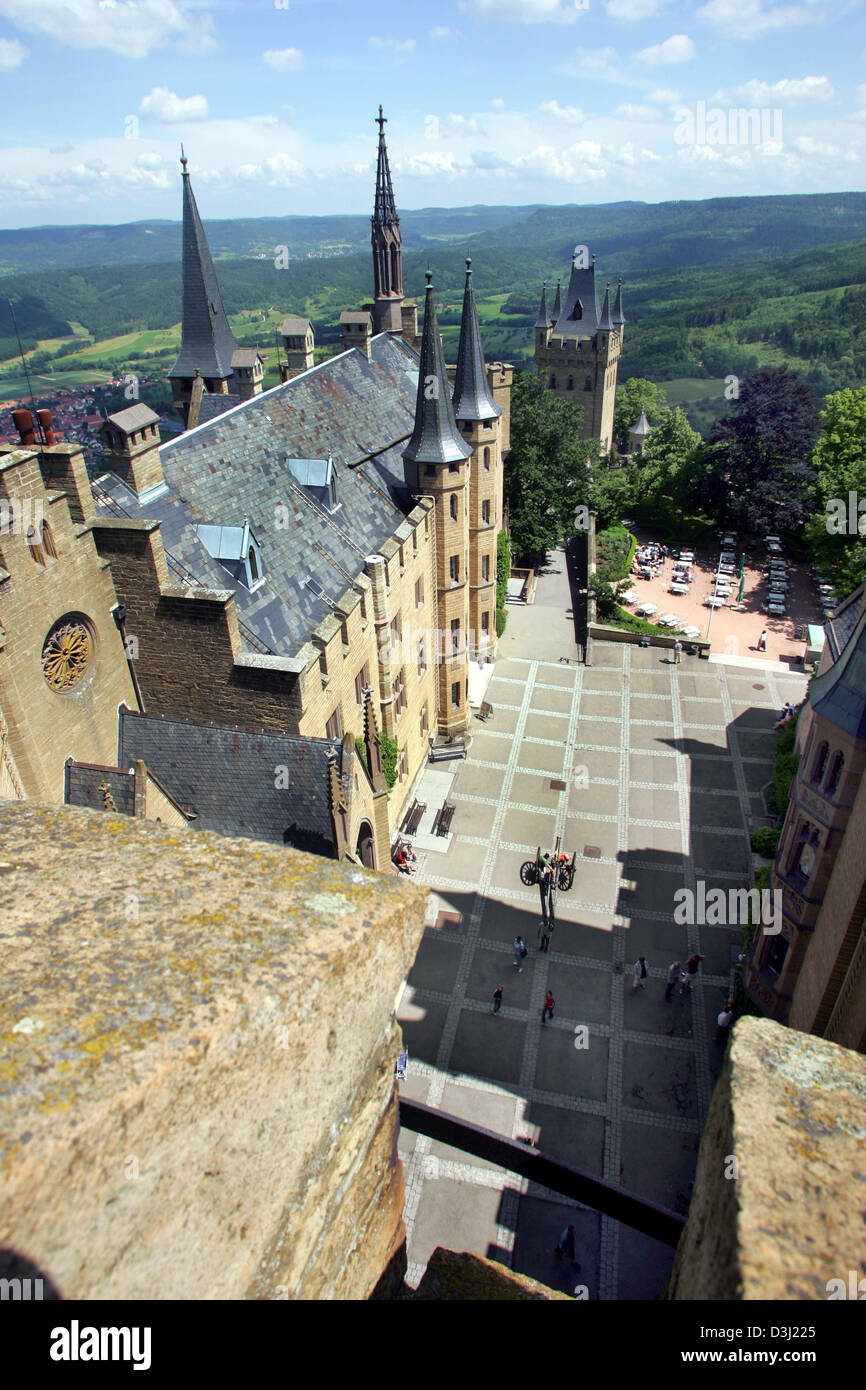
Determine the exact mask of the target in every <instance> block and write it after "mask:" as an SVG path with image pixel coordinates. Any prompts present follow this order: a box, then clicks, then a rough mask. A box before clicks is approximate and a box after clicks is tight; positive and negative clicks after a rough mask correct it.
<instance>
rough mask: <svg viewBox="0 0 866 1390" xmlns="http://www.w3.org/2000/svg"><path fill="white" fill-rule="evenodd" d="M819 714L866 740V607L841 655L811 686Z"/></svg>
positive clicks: (839, 727)
mask: <svg viewBox="0 0 866 1390" xmlns="http://www.w3.org/2000/svg"><path fill="white" fill-rule="evenodd" d="M808 700H809V704H810V705H811V706H812V709H813V710H814V711H815V713H816V714H819V715H821V716H822V718H824V719H827V720H829V722H830V723H831V724H834V725H835V726H836V728H837V729H843V730H844V731H845V733H847V734H850V735H851V736H852V737H853V738H856V739H866V605H864V607H863V609H862V611H861V613H860V617H859V619H858V621H857V626H856V627H855V628H854V631H853V632H852V633H851V636H850V637H849V639H848V642H847V645H846V646H845V648H844V650H843V651H842V653H841V655H840V656H839V657H838V658H837V660H836V661H834V663H833V665H832V666H829V667H828V668H827V670H826V671H824V672H822V674H821V675H820V676H814V677H813V679H812V681H811V682H810V684H809V694H808Z"/></svg>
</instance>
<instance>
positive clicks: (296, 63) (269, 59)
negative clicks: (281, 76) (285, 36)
mask: <svg viewBox="0 0 866 1390" xmlns="http://www.w3.org/2000/svg"><path fill="white" fill-rule="evenodd" d="M262 57H263V58H264V60H265V62H266V63H267V65H268V67H269V68H276V70H277V71H278V72H298V71H299V70H300V69H301V68H302V67H303V66H304V55H303V53H302V52H301V50H300V49H299V48H266V49H265V51H264V53H263V54H262Z"/></svg>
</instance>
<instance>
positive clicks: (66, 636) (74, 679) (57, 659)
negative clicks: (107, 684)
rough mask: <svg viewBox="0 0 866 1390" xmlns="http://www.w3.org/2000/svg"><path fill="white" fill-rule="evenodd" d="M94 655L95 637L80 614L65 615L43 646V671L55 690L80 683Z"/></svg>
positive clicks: (68, 687) (69, 687)
mask: <svg viewBox="0 0 866 1390" xmlns="http://www.w3.org/2000/svg"><path fill="white" fill-rule="evenodd" d="M92 655H93V637H92V636H91V633H90V630H89V628H88V627H87V625H86V624H85V623H84V622H82V621H81V619H80V618H61V619H60V621H59V622H57V623H55V624H54V626H53V628H52V629H51V631H50V632H49V634H48V636H47V637H46V639H45V642H44V645H43V647H42V674H43V675H44V677H45V679H46V681H47V682H48V685H49V686H50V688H51V689H52V690H70V689H71V688H72V686H74V685H76V684H77V683H78V681H80V680H81V677H82V676H83V675H84V672H85V671H86V670H87V667H88V665H89V663H90V658H91V657H92Z"/></svg>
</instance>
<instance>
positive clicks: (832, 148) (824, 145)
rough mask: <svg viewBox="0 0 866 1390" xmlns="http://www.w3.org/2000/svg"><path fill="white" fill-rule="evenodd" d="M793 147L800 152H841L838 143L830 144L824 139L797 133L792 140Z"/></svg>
mask: <svg viewBox="0 0 866 1390" xmlns="http://www.w3.org/2000/svg"><path fill="white" fill-rule="evenodd" d="M794 149H795V150H799V151H800V153H801V154H822V155H838V154H841V150H840V149H839V146H838V145H831V144H830V143H829V142H828V141H826V140H813V139H812V136H811V135H798V136H797V138H796V140H795V141H794Z"/></svg>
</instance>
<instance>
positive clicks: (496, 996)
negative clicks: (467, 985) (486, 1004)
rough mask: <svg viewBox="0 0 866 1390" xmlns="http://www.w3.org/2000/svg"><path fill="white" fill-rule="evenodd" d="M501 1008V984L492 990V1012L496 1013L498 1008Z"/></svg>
mask: <svg viewBox="0 0 866 1390" xmlns="http://www.w3.org/2000/svg"><path fill="white" fill-rule="evenodd" d="M501 1008H502V986H501V985H497V986H496V988H495V990H494V991H493V1012H494V1013H495V1014H498V1013H499V1010H500V1009H501Z"/></svg>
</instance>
